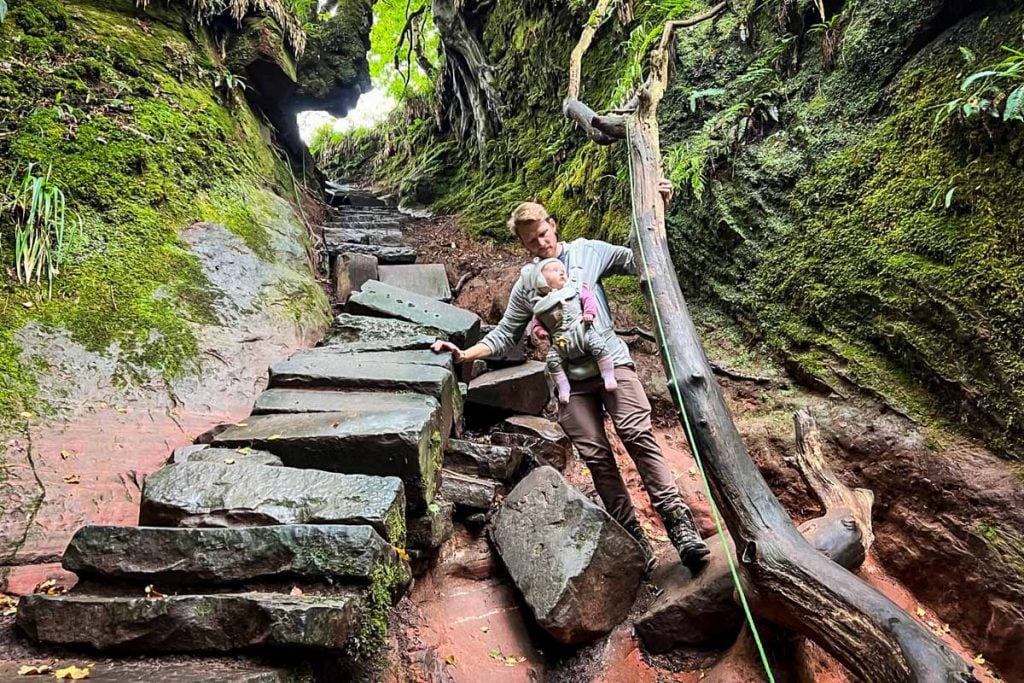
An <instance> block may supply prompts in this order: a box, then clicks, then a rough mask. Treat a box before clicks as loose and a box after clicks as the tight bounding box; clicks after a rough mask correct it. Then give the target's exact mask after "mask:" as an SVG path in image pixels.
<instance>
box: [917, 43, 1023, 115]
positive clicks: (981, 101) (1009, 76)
mask: <svg viewBox="0 0 1024 683" xmlns="http://www.w3.org/2000/svg"><path fill="white" fill-rule="evenodd" d="M1002 50H1003V51H1004V52H1005V53H1006V54H1005V56H1004V57H1003V59H1002V60H1000V61H999V62H997V63H995V64H993V65H991V66H989V67H987V68H985V69H982V70H981V71H976V72H974V73H972V74H970V75H969V76H967V77H966V78H964V80H963V83H962V84H961V85H960V91H961V92H962V93H964V94H963V95H961V96H959V97H957V98H955V99H952V100H950V101H949V102H947V103H945V104H944V105H940V106H938V107H937V109H938V113H937V114H936V117H935V127H936V128H938V127H939V126H941V125H943V124H945V123H947V122H948V121H949V120H950V119H951V118H952V117H954V116H960V117H963V118H964V119H970V118H974V117H979V116H989V117H991V118H994V119H1001V120H1002V121H1024V51H1021V50H1016V49H1013V48H1011V47H1007V46H1006V45H1003V46H1002ZM960 53H961V54H962V55H963V57H964V60H965V61H966V62H967V63H968V64H971V63H973V62H974V61H976V57H975V55H974V52H972V51H971V50H969V49H967V48H964V47H961V48H960Z"/></svg>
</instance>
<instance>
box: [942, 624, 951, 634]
mask: <svg viewBox="0 0 1024 683" xmlns="http://www.w3.org/2000/svg"><path fill="white" fill-rule="evenodd" d="M942 632H943V633H949V624H943V625H942Z"/></svg>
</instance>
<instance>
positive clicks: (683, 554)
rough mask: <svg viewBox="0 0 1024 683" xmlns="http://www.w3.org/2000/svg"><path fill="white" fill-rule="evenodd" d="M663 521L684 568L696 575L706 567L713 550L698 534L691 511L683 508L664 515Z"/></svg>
mask: <svg viewBox="0 0 1024 683" xmlns="http://www.w3.org/2000/svg"><path fill="white" fill-rule="evenodd" d="M661 520H662V521H663V522H664V523H665V531H666V532H668V538H669V540H670V541H672V545H673V546H675V549H676V551H677V552H678V553H679V559H680V561H682V563H683V566H684V567H686V568H687V569H689V570H690V571H691V572H693V573H694V574H696V573H697V572H698V571H699V570H700V568H701V567H702V566H703V565H704V562H705V558H706V557H707V556H708V555H710V554H711V549H710V548H708V546H707V544H706V543H705V542H704V541H702V540H701V537H700V534H699V533H697V525H696V524H694V522H693V514H692V513H691V512H690V509H689V508H687V507H683V508H682V509H680V510H672V511H671V512H665V513H662V515H661Z"/></svg>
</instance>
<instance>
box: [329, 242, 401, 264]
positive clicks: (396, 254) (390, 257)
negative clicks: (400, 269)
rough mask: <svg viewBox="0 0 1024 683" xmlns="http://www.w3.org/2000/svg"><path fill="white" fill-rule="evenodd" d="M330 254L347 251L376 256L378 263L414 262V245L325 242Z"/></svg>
mask: <svg viewBox="0 0 1024 683" xmlns="http://www.w3.org/2000/svg"><path fill="white" fill-rule="evenodd" d="M325 247H326V249H327V253H328V254H331V255H332V256H333V255H335V254H343V253H345V252H349V253H352V254H366V255H368V256H376V257H377V262H378V263H416V249H415V248H414V247H388V246H381V245H377V244H356V243H354V242H329V243H327V244H325Z"/></svg>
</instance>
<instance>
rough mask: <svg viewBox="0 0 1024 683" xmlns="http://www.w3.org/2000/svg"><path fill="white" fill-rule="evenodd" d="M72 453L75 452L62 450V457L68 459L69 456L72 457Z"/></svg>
mask: <svg viewBox="0 0 1024 683" xmlns="http://www.w3.org/2000/svg"><path fill="white" fill-rule="evenodd" d="M72 455H74V454H73V453H72V452H71V451H61V452H60V457H61V460H67V459H68V458H70V457H71V456H72Z"/></svg>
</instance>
